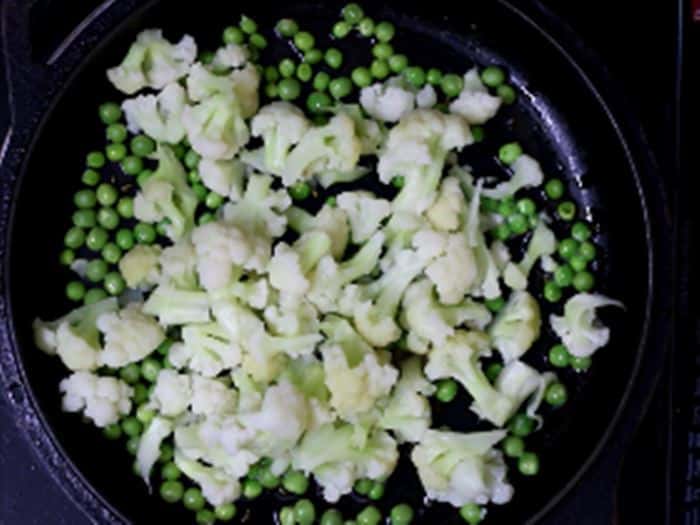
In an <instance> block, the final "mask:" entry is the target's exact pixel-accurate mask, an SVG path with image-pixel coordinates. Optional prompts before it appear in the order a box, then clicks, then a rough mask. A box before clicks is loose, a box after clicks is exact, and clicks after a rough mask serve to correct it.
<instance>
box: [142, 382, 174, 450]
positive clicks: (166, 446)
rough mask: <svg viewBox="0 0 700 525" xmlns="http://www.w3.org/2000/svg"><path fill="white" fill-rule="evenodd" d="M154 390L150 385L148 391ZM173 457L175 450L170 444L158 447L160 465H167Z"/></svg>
mask: <svg viewBox="0 0 700 525" xmlns="http://www.w3.org/2000/svg"><path fill="white" fill-rule="evenodd" d="M153 388H154V385H151V386H150V387H148V390H149V391H150V390H152V389H153ZM173 457H175V450H174V449H173V446H172V445H171V444H170V443H163V444H162V445H161V446H160V456H158V460H159V461H160V462H161V463H167V462H168V461H172V460H173Z"/></svg>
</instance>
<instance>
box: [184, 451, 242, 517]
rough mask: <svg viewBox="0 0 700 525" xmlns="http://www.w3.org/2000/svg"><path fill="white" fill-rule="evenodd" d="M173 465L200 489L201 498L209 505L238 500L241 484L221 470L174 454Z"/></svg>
mask: <svg viewBox="0 0 700 525" xmlns="http://www.w3.org/2000/svg"><path fill="white" fill-rule="evenodd" d="M175 464H176V465H177V467H178V468H179V469H180V470H181V471H182V472H183V474H185V476H187V477H188V478H190V479H191V480H193V481H194V482H195V483H197V484H198V485H199V486H200V487H201V489H202V496H204V498H205V499H206V500H207V501H208V502H209V503H210V504H211V505H214V506H216V505H223V504H224V503H231V502H233V501H235V500H236V499H238V497H239V496H240V494H241V484H240V483H239V482H238V480H237V479H235V478H233V477H231V476H229V475H228V474H226V473H225V472H224V471H223V470H221V469H218V468H215V467H208V466H205V465H203V464H202V463H199V462H198V461H193V460H191V459H187V458H186V457H185V456H184V455H182V454H180V453H178V452H177V451H176V452H175Z"/></svg>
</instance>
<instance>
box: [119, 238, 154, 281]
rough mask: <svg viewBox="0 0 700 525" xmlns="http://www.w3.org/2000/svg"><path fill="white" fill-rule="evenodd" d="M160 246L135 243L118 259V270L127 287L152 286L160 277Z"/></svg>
mask: <svg viewBox="0 0 700 525" xmlns="http://www.w3.org/2000/svg"><path fill="white" fill-rule="evenodd" d="M160 253H161V248H160V246H149V245H147V244H137V245H136V246H134V247H133V248H132V249H131V250H129V251H128V252H126V253H125V254H124V255H123V256H122V258H121V259H120V260H119V272H120V273H121V274H122V277H124V281H126V285H127V286H128V287H129V288H142V287H144V288H145V287H149V286H153V285H154V284H156V283H157V282H158V279H159V278H160V265H159V264H158V261H159V258H160Z"/></svg>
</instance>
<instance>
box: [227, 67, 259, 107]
mask: <svg viewBox="0 0 700 525" xmlns="http://www.w3.org/2000/svg"><path fill="white" fill-rule="evenodd" d="M231 78H232V79H233V88H234V90H235V92H236V98H237V99H238V102H239V104H240V105H241V115H242V116H243V118H250V117H252V116H253V115H255V113H256V112H257V111H258V106H259V105H260V100H259V98H258V88H259V87H260V73H259V72H258V68H257V66H255V65H253V64H246V66H245V67H243V68H242V69H236V70H234V71H232V72H231Z"/></svg>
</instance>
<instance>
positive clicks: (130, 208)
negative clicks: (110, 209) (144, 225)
mask: <svg viewBox="0 0 700 525" xmlns="http://www.w3.org/2000/svg"><path fill="white" fill-rule="evenodd" d="M117 213H118V214H119V215H121V216H122V217H124V218H125V219H131V218H132V217H133V216H134V199H132V198H131V197H122V198H121V199H119V202H117Z"/></svg>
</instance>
